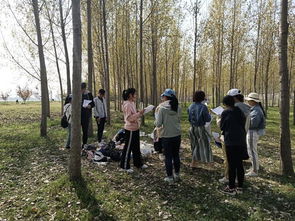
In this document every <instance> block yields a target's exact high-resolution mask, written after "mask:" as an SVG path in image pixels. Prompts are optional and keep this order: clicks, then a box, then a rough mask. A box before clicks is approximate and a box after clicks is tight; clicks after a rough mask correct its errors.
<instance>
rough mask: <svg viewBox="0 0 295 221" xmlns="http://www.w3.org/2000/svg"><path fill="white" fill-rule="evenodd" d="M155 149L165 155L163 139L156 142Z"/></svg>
mask: <svg viewBox="0 0 295 221" xmlns="http://www.w3.org/2000/svg"><path fill="white" fill-rule="evenodd" d="M154 149H155V151H158V152H159V153H163V146H162V138H159V140H158V141H157V142H154Z"/></svg>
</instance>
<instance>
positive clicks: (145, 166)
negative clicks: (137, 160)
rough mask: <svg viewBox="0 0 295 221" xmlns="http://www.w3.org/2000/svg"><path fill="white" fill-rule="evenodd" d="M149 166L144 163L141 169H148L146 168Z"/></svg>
mask: <svg viewBox="0 0 295 221" xmlns="http://www.w3.org/2000/svg"><path fill="white" fill-rule="evenodd" d="M148 167H149V166H148V165H146V164H143V165H142V166H141V169H146V168H148Z"/></svg>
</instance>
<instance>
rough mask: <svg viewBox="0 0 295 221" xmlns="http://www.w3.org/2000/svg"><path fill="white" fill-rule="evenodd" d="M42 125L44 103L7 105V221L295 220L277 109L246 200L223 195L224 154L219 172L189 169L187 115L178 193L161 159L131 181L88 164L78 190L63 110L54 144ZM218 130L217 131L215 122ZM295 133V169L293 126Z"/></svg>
mask: <svg viewBox="0 0 295 221" xmlns="http://www.w3.org/2000/svg"><path fill="white" fill-rule="evenodd" d="M39 119H40V103H39V102H28V103H27V104H18V105H17V104H15V103H11V102H8V103H0V220H5V219H7V220H295V210H294V208H295V178H294V177H292V178H291V177H282V176H281V175H280V174H279V172H280V156H279V111H278V109H277V108H270V109H269V115H268V120H267V131H266V136H264V137H262V139H261V141H260V142H259V147H258V148H259V156H260V162H261V171H260V175H259V177H257V178H249V179H247V180H246V183H245V186H246V190H245V192H244V194H242V195H238V196H235V197H229V196H224V195H222V194H220V193H219V192H218V191H217V189H218V188H219V187H221V185H220V184H219V183H218V179H219V178H221V176H222V171H223V166H222V162H223V160H222V152H221V150H220V149H218V148H216V147H215V146H212V148H213V152H214V160H215V163H214V164H213V165H205V164H204V165H202V166H201V168H200V169H198V170H197V171H192V170H191V169H190V168H189V162H190V157H191V154H190V146H189V140H188V129H189V124H188V121H187V113H186V111H185V108H183V120H182V130H183V135H182V137H183V142H182V149H183V151H182V155H181V158H182V167H181V175H182V181H181V182H180V183H178V184H175V185H172V186H167V185H166V184H165V183H164V181H163V178H164V176H165V171H164V165H163V163H162V162H161V161H160V160H159V159H158V156H157V155H153V156H152V157H150V158H149V159H148V160H147V163H148V165H149V168H148V169H147V170H145V171H136V172H135V173H134V174H132V175H127V174H125V173H122V172H120V171H119V170H118V167H117V163H109V164H108V165H107V166H97V165H94V164H91V163H89V162H88V161H87V160H85V159H82V166H83V169H82V172H83V177H84V180H83V181H82V182H80V183H71V182H70V181H69V179H68V176H67V162H68V155H69V154H68V151H67V150H65V149H64V148H63V146H64V142H65V139H66V130H64V129H62V128H61V127H60V126H59V122H60V103H58V102H52V103H51V119H49V120H48V137H47V138H40V137H39ZM122 120H123V119H122V114H121V113H118V112H117V113H114V112H113V113H112V126H111V127H107V128H106V131H107V133H106V136H107V137H108V138H111V137H112V136H113V135H114V134H115V132H116V131H117V130H118V129H120V128H121V127H122V125H123V121H122ZM146 123H147V125H146V126H144V127H142V130H143V131H145V132H146V133H151V131H152V129H153V118H152V116H151V115H149V116H148V117H147V118H146ZM94 129H96V126H95V125H94ZM212 130H213V131H218V129H217V127H216V125H215V122H214V123H213V125H212ZM291 133H292V147H293V149H292V151H293V162H294V163H295V147H294V144H295V136H294V135H295V127H294V126H291ZM145 139H147V140H148V141H150V140H149V139H148V138H145ZM94 141H95V139H94V138H91V139H90V142H94ZM248 167H249V163H246V168H248Z"/></svg>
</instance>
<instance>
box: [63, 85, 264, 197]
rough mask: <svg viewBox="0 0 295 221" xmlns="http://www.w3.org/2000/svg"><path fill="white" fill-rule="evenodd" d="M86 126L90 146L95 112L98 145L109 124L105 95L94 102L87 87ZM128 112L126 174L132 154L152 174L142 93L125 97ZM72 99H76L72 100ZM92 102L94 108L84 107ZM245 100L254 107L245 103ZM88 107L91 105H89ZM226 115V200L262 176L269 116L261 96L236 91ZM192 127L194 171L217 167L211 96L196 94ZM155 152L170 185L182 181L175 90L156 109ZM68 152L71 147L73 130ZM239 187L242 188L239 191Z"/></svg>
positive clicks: (226, 103)
mask: <svg viewBox="0 0 295 221" xmlns="http://www.w3.org/2000/svg"><path fill="white" fill-rule="evenodd" d="M81 91H82V106H81V125H82V131H83V145H84V144H87V137H88V126H89V119H90V117H91V109H92V108H94V117H95V119H96V122H97V127H98V133H97V140H98V142H101V139H102V134H103V130H104V125H105V122H106V120H107V111H106V103H105V99H104V95H105V91H104V90H103V89H101V90H99V93H98V96H97V97H95V98H94V99H93V96H92V94H91V93H89V92H88V91H87V90H86V84H85V83H82V85H81ZM122 97H123V100H124V102H123V105H122V110H123V114H124V122H125V124H124V130H125V139H124V141H125V145H124V149H123V152H122V156H121V162H120V168H121V169H122V170H123V171H126V172H128V173H132V172H133V169H132V168H131V166H130V158H131V153H132V158H133V164H134V167H136V168H138V169H146V168H148V166H147V165H146V164H144V163H143V160H142V157H141V152H140V132H139V131H140V118H141V117H142V116H143V115H144V113H145V109H142V110H140V111H138V110H137V109H136V99H137V92H136V90H135V89H134V88H129V89H127V90H124V91H123V95H122ZM68 98H69V99H71V96H69V97H68ZM84 100H87V101H88V102H86V103H85V102H84ZM244 100H246V101H247V102H248V104H246V103H244ZM66 103H67V104H66V105H65V107H64V109H65V114H66V116H67V118H68V121H69V124H70V122H71V119H70V118H71V117H70V114H71V105H70V103H71V101H67V102H66ZM84 104H85V105H84ZM223 105H224V107H225V109H224V111H223V112H222V114H221V115H220V116H218V115H217V116H216V121H217V125H218V126H219V127H220V130H221V136H220V140H221V141H222V149H223V151H224V165H225V171H224V177H223V178H222V179H220V180H219V181H220V182H222V183H228V185H226V186H225V188H222V189H221V190H220V191H221V192H222V193H225V194H229V195H235V194H237V193H241V192H242V191H243V182H244V176H245V175H246V176H257V175H258V170H259V161H258V153H257V143H258V140H259V137H260V136H262V135H263V134H264V129H265V113H264V110H263V107H262V105H261V102H260V100H259V95H258V94H257V93H250V94H249V95H248V96H247V97H246V98H244V96H243V94H242V93H241V91H240V90H238V89H231V90H229V91H228V93H227V95H226V96H225V97H224V98H223ZM187 112H188V121H189V123H190V125H191V127H190V131H189V136H190V141H191V151H192V161H191V165H190V166H191V167H192V168H193V169H194V168H196V167H198V166H199V163H212V162H213V154H212V149H211V145H210V139H211V134H210V132H209V131H208V130H207V128H206V127H207V126H208V124H210V123H211V122H212V118H213V113H210V111H209V110H208V107H207V99H206V94H205V93H204V92H203V91H196V92H195V93H194V95H193V103H192V104H191V105H190V106H189V108H188V110H187ZM154 124H155V130H154V142H155V149H156V150H157V151H159V152H160V153H163V154H164V161H165V168H166V175H167V176H166V177H165V179H164V181H165V182H168V183H173V182H176V181H178V180H180V176H179V172H180V157H179V151H180V145H181V107H180V105H179V102H178V99H177V97H176V93H175V91H174V90H172V89H166V90H165V91H164V92H163V93H162V94H161V103H160V104H159V105H158V106H157V107H156V109H155V122H154ZM66 147H68V148H69V147H70V126H69V135H68V140H67V144H66ZM249 158H250V161H251V164H252V166H251V168H250V169H249V171H248V172H247V173H246V174H245V172H244V167H243V160H247V159H249ZM236 182H237V184H238V185H237V186H236Z"/></svg>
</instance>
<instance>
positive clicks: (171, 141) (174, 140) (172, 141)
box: [162, 136, 181, 177]
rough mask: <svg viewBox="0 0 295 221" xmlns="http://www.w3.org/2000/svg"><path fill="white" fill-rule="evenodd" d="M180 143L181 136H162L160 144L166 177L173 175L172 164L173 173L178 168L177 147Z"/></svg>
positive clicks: (176, 171) (177, 170) (177, 171)
mask: <svg viewBox="0 0 295 221" xmlns="http://www.w3.org/2000/svg"><path fill="white" fill-rule="evenodd" d="M180 143H181V136H177V137H171V138H162V146H163V149H164V155H165V167H166V173H167V176H168V177H171V176H172V175H173V166H174V171H175V173H179V170H180V158H179V148H180Z"/></svg>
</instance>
